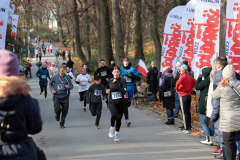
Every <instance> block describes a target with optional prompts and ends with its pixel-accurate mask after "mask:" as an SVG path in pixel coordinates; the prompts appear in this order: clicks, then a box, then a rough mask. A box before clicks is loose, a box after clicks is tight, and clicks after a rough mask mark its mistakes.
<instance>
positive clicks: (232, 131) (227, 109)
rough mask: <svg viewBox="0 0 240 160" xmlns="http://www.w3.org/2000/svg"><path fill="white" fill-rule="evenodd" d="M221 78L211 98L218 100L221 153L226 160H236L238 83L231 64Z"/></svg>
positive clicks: (239, 94)
mask: <svg viewBox="0 0 240 160" xmlns="http://www.w3.org/2000/svg"><path fill="white" fill-rule="evenodd" d="M222 76H223V79H222V80H221V82H220V83H219V85H218V86H217V88H216V89H215V90H214V91H213V92H212V98H213V99H217V100H220V106H221V109H220V113H219V119H220V121H219V131H221V132H223V142H224V148H223V149H224V150H225V151H224V150H223V151H224V153H225V158H226V159H227V160H233V159H236V141H238V140H240V136H239V132H240V128H239V126H240V116H239V112H240V105H239V101H240V81H238V80H237V78H236V77H235V76H236V71H235V69H234V67H233V65H231V64H229V65H226V66H225V67H224V69H223V70H222Z"/></svg>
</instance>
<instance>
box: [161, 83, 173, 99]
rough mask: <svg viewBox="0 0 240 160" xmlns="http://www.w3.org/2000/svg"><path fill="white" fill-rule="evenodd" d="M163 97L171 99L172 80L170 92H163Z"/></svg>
mask: <svg viewBox="0 0 240 160" xmlns="http://www.w3.org/2000/svg"><path fill="white" fill-rule="evenodd" d="M163 95H164V97H171V96H172V80H171V90H170V91H167V92H163Z"/></svg>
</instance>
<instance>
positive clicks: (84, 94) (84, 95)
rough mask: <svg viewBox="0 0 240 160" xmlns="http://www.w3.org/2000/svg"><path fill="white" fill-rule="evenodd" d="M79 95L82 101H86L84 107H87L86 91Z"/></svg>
mask: <svg viewBox="0 0 240 160" xmlns="http://www.w3.org/2000/svg"><path fill="white" fill-rule="evenodd" d="M79 95H80V101H84V102H83V103H84V107H86V106H87V102H86V91H83V92H79Z"/></svg>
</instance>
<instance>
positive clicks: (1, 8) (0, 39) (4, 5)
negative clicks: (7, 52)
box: [0, 0, 10, 49]
mask: <svg viewBox="0 0 240 160" xmlns="http://www.w3.org/2000/svg"><path fill="white" fill-rule="evenodd" d="M9 5H10V0H0V49H5V40H6V33H7V22H8V9H9Z"/></svg>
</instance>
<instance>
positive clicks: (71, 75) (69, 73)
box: [67, 67, 74, 99]
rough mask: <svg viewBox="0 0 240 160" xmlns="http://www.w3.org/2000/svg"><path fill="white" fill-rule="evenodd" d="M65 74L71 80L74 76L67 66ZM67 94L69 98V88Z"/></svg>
mask: <svg viewBox="0 0 240 160" xmlns="http://www.w3.org/2000/svg"><path fill="white" fill-rule="evenodd" d="M67 75H68V77H69V78H70V79H71V81H72V79H73V78H74V76H73V73H72V72H71V71H70V68H69V67H67ZM68 95H69V99H70V89H68Z"/></svg>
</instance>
